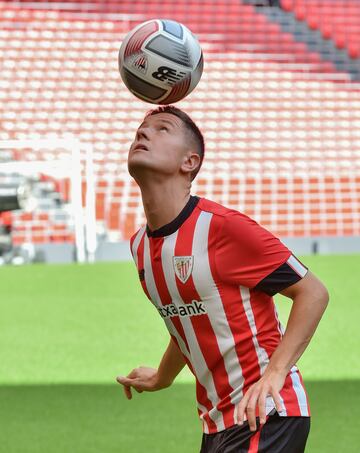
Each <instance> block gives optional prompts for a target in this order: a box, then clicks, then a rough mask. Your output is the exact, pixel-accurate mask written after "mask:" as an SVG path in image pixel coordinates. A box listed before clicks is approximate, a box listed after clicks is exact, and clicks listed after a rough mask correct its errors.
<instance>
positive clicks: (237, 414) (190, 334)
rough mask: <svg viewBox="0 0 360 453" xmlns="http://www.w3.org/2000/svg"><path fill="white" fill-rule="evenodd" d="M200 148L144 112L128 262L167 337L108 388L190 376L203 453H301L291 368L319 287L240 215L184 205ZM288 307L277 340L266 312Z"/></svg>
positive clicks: (133, 164)
mask: <svg viewBox="0 0 360 453" xmlns="http://www.w3.org/2000/svg"><path fill="white" fill-rule="evenodd" d="M203 157H204V139H203V136H202V134H201V132H200V131H199V129H198V128H197V126H196V125H195V124H194V122H193V121H192V120H191V118H190V117H189V116H188V115H187V114H186V113H184V112H183V111H181V110H179V109H177V108H176V107H173V106H164V107H159V108H157V109H156V110H153V111H151V112H150V113H148V114H147V115H146V117H145V119H144V121H143V122H142V124H141V125H140V127H139V129H138V130H137V133H136V137H135V140H134V142H133V144H132V145H131V147H130V151H129V157H128V168H129V172H130V175H131V176H132V177H133V178H134V179H135V180H136V182H137V183H138V185H139V187H140V189H141V194H142V201H143V205H144V211H145V215H146V220H147V225H146V227H143V228H141V229H140V230H139V231H138V232H137V233H136V234H135V235H134V236H133V237H132V239H131V252H132V255H133V258H134V261H135V264H136V267H137V270H138V273H139V278H140V282H141V285H142V288H143V290H144V292H145V293H146V295H147V297H148V298H149V299H150V300H151V302H152V303H153V304H154V306H155V308H156V309H157V310H158V312H159V313H160V315H161V317H162V318H163V320H164V322H165V324H166V327H167V329H168V331H169V333H170V341H169V345H168V347H167V349H166V351H165V353H164V355H163V357H162V360H161V362H160V365H159V367H158V369H153V368H148V367H140V368H136V369H134V370H132V371H131V373H130V374H129V375H128V376H127V377H122V376H119V377H118V378H117V381H118V382H119V383H120V384H122V385H123V386H124V391H125V395H126V396H127V398H128V399H131V396H132V395H131V390H132V388H134V389H135V390H136V391H138V392H142V391H155V390H161V389H163V388H166V387H169V386H170V385H171V383H172V382H173V380H174V379H175V377H176V376H177V375H178V373H179V372H180V371H181V369H182V368H183V367H184V366H185V365H188V367H189V368H190V370H191V371H192V373H193V374H194V376H195V378H196V397H197V403H198V411H199V416H200V419H201V421H202V425H203V431H204V434H203V438H202V445H201V453H227V452H236V453H239V452H248V451H251V452H255V451H259V452H271V453H278V452H284V453H298V452H303V451H304V448H305V444H306V440H307V437H308V433H309V428H310V418H309V417H310V413H309V405H308V399H307V396H306V392H305V389H304V385H303V382H302V378H301V375H300V372H299V370H298V368H297V367H296V365H295V363H296V361H297V360H298V359H299V357H300V356H301V354H302V353H303V352H304V350H305V348H306V347H307V345H308V343H309V341H310V339H311V337H312V335H313V333H314V331H315V329H316V327H317V325H318V323H319V321H320V318H321V316H322V314H323V312H324V310H325V308H326V305H327V303H328V299H329V295H328V292H327V290H326V288H325V287H324V285H323V284H322V283H321V282H320V281H319V279H318V278H317V277H315V275H314V274H312V273H311V272H310V271H309V270H308V269H307V268H306V267H305V266H304V265H303V264H302V263H301V262H300V261H299V260H298V259H297V258H295V256H294V255H293V254H292V253H291V251H290V250H289V249H287V248H286V247H285V245H284V244H282V243H281V242H280V240H279V239H278V238H276V237H275V236H273V235H272V234H271V233H270V232H269V231H267V230H266V229H264V228H263V227H261V226H260V225H259V224H258V223H256V222H255V221H254V220H252V219H251V218H249V217H247V216H246V215H244V214H242V213H240V212H238V211H235V210H233V209H228V208H226V207H224V206H221V205H219V204H217V203H215V202H213V201H210V200H207V199H204V198H198V197H196V196H192V195H190V191H191V182H192V180H193V179H194V178H195V176H196V175H197V173H198V171H199V169H200V167H201V164H202V161H203ZM276 293H281V294H283V295H284V296H286V297H289V298H290V299H292V301H293V303H292V309H291V313H290V317H289V321H288V324H287V328H286V331H285V332H284V331H283V329H282V327H281V325H280V322H279V319H278V316H277V312H276V308H275V305H274V302H273V295H274V294H276Z"/></svg>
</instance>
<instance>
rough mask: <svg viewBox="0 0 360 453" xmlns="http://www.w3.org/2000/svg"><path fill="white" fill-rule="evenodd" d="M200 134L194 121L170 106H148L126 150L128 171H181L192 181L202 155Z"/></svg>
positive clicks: (179, 173) (165, 172)
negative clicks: (147, 110) (150, 107)
mask: <svg viewBox="0 0 360 453" xmlns="http://www.w3.org/2000/svg"><path fill="white" fill-rule="evenodd" d="M204 149H205V145H204V138H203V135H202V133H201V132H200V130H199V128H198V127H197V126H196V124H195V123H194V121H193V120H192V119H191V118H190V117H189V115H187V114H186V113H185V112H183V111H182V110H180V109H178V108H176V107H174V106H170V105H169V106H161V107H158V108H156V109H154V110H150V111H149V112H148V113H147V114H146V116H145V118H144V120H143V122H142V123H141V125H140V126H139V128H138V130H137V132H136V136H135V140H134V142H133V143H132V145H131V147H130V150H129V157H128V167H129V172H130V174H131V175H132V176H133V177H135V179H137V178H139V177H140V175H141V173H142V172H144V171H145V172H149V171H150V172H154V173H155V174H157V175H161V174H164V175H169V176H174V175H176V174H177V175H181V176H182V177H184V178H186V179H188V180H189V182H190V181H192V180H193V179H194V178H195V176H196V175H197V173H198V172H199V170H200V167H201V164H202V161H203V159H204Z"/></svg>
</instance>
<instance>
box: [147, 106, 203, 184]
mask: <svg viewBox="0 0 360 453" xmlns="http://www.w3.org/2000/svg"><path fill="white" fill-rule="evenodd" d="M158 113H171V115H175V116H177V117H178V118H180V119H181V121H182V122H183V124H184V126H185V129H186V131H187V132H188V133H189V135H190V137H191V139H192V140H193V141H194V143H195V145H196V152H197V154H198V155H199V156H200V164H199V165H198V167H197V168H196V170H194V171H193V172H192V174H191V181H193V180H194V179H195V177H196V175H197V174H198V173H199V170H200V167H201V165H202V163H203V160H204V154H205V141H204V137H203V134H202V133H201V131H200V129H199V128H198V127H197V125H196V124H195V123H194V121H193V120H192V119H191V118H190V116H189V115H188V114H187V113H185V112H184V111H183V110H180V109H178V108H177V107H174V106H173V105H161V106H159V107H157V108H156V109H153V110H150V111H149V112H148V113H147V114H146V116H145V118H147V117H148V116H152V115H157V114H158Z"/></svg>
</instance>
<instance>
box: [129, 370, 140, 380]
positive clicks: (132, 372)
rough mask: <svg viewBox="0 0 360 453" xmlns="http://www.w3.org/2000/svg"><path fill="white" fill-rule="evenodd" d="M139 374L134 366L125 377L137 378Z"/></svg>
mask: <svg viewBox="0 0 360 453" xmlns="http://www.w3.org/2000/svg"><path fill="white" fill-rule="evenodd" d="M138 375H139V371H138V368H134V369H133V370H132V371H131V372H130V373H129V374H128V375H127V376H126V377H127V378H129V379H134V378H137V377H138Z"/></svg>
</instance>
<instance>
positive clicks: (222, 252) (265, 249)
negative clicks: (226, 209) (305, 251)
mask: <svg viewBox="0 0 360 453" xmlns="http://www.w3.org/2000/svg"><path fill="white" fill-rule="evenodd" d="M291 255H292V253H291V251H290V250H289V249H288V248H287V247H286V246H285V245H284V244H283V243H282V242H281V241H280V239H279V238H277V237H276V236H274V235H273V234H272V233H271V232H270V231H268V230H266V229H265V228H263V227H262V226H260V225H259V224H258V223H257V222H256V221H255V220H253V219H251V218H250V217H248V216H246V215H245V214H242V213H239V212H236V211H232V212H231V213H229V214H227V215H226V216H224V218H223V224H222V226H221V227H220V229H219V233H218V237H217V242H216V252H215V263H216V269H217V273H218V275H219V277H220V279H221V280H222V281H223V282H226V283H229V284H235V285H241V286H245V287H247V288H254V287H255V286H256V285H257V284H258V283H260V282H261V281H263V280H264V279H265V277H267V276H269V275H270V274H272V273H273V272H274V271H275V270H276V269H278V268H279V267H280V266H281V265H282V264H283V263H285V262H286V261H287V260H288V259H289V258H290V256H291ZM289 285H290V284H289ZM289 285H288V286H289Z"/></svg>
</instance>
